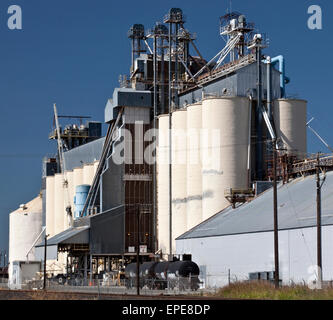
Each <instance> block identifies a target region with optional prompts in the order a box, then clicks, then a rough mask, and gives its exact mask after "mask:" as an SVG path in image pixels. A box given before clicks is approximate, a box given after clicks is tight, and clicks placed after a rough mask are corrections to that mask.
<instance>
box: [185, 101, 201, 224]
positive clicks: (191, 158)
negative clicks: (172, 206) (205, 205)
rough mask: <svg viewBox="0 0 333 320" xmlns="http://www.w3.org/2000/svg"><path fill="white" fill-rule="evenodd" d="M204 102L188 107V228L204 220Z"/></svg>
mask: <svg viewBox="0 0 333 320" xmlns="http://www.w3.org/2000/svg"><path fill="white" fill-rule="evenodd" d="M201 128H202V104H201V103H198V104H194V105H189V106H188V107H187V169H186V175H187V178H186V181H187V185H186V189H187V209H186V210H187V218H186V222H187V230H189V229H191V228H193V227H194V226H196V225H197V224H199V223H201V222H202V168H201V156H200V134H201Z"/></svg>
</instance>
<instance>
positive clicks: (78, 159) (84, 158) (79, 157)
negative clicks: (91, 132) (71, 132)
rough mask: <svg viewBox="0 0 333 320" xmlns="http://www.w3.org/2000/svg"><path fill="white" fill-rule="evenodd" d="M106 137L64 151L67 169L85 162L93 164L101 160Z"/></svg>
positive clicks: (80, 165)
mask: <svg viewBox="0 0 333 320" xmlns="http://www.w3.org/2000/svg"><path fill="white" fill-rule="evenodd" d="M104 141H105V137H103V138H99V139H97V140H94V141H91V142H88V143H86V144H83V145H82V146H79V147H76V148H74V149H71V150H69V151H66V152H64V159H65V161H66V170H68V171H70V170H73V169H74V168H79V167H82V166H83V165H84V164H92V163H94V162H95V161H99V159H100V158H101V154H102V149H103V145H104Z"/></svg>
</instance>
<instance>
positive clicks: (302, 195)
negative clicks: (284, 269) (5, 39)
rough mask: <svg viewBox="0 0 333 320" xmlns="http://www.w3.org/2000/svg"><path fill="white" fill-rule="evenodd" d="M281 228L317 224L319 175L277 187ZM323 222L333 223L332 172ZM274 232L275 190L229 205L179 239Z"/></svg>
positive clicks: (326, 185)
mask: <svg viewBox="0 0 333 320" xmlns="http://www.w3.org/2000/svg"><path fill="white" fill-rule="evenodd" d="M277 193H278V227H279V230H287V229H297V228H307V227H313V226H316V223H317V221H316V177H315V175H312V176H307V177H305V178H298V179H295V180H293V181H291V182H290V183H288V184H285V185H282V184H279V186H278V191H277ZM321 198H322V211H321V213H322V225H332V224H333V171H332V172H328V173H327V174H326V181H325V183H324V184H323V186H322V193H321ZM267 231H273V189H272V188H271V189H269V190H267V191H265V192H264V193H263V194H261V195H259V196H258V197H257V198H255V199H254V200H253V201H251V202H248V203H245V204H243V205H239V206H238V207H237V208H236V209H232V208H231V207H228V208H226V209H224V210H222V211H221V212H219V213H217V214H216V215H214V216H213V217H211V218H209V219H208V220H206V221H204V222H202V223H201V224H199V225H197V226H196V227H194V228H192V229H191V230H189V231H187V232H186V233H184V234H183V235H181V236H180V237H178V238H177V240H179V239H190V238H204V237H215V236H226V235H236V234H243V233H256V232H267Z"/></svg>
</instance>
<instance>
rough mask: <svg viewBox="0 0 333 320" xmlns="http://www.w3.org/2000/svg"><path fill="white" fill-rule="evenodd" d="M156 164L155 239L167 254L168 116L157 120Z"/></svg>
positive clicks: (161, 116) (162, 116)
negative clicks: (156, 238)
mask: <svg viewBox="0 0 333 320" xmlns="http://www.w3.org/2000/svg"><path fill="white" fill-rule="evenodd" d="M158 127H159V134H158V145H157V150H156V151H157V152H156V163H157V168H156V172H157V226H158V227H157V237H158V244H159V248H160V249H161V250H162V252H163V253H164V254H165V253H169V226H170V224H169V116H168V115H160V116H159V118H158Z"/></svg>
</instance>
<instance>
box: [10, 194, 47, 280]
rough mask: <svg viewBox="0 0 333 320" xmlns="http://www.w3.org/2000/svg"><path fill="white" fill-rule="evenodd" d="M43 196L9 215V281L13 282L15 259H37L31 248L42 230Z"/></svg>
mask: <svg viewBox="0 0 333 320" xmlns="http://www.w3.org/2000/svg"><path fill="white" fill-rule="evenodd" d="M42 203H43V201H42V197H41V196H38V197H36V198H35V199H33V200H32V201H30V202H28V203H27V204H25V205H22V207H20V208H19V209H17V210H16V211H13V212H12V213H10V215H9V282H10V283H11V278H12V276H13V274H12V271H13V270H12V268H11V267H12V262H13V261H27V257H28V259H29V261H35V251H34V249H32V250H31V251H30V253H29V255H28V256H27V254H28V251H29V250H30V249H31V247H32V246H33V244H34V243H35V241H36V240H37V237H38V236H40V234H41V232H42V214H43V204H42Z"/></svg>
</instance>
